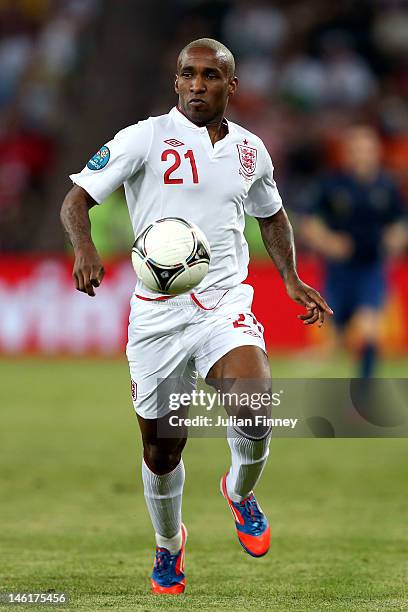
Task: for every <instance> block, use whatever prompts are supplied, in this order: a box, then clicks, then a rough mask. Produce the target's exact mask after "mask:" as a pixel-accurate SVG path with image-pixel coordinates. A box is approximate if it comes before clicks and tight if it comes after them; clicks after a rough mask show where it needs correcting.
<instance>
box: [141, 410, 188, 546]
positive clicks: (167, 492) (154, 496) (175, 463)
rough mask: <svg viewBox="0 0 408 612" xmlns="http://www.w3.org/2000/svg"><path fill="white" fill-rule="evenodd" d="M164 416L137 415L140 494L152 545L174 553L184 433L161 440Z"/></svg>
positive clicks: (178, 538) (179, 535)
mask: <svg viewBox="0 0 408 612" xmlns="http://www.w3.org/2000/svg"><path fill="white" fill-rule="evenodd" d="M168 417H169V415H167V416H164V417H162V418H161V419H144V418H143V417H141V416H140V415H138V417H137V418H138V422H139V427H140V431H141V434H142V440H143V463H142V477H143V485H144V495H145V499H146V505H147V508H148V511H149V515H150V518H151V521H152V524H153V528H154V530H155V534H156V544H157V546H160V547H162V548H167V549H168V550H169V551H170V552H171V553H172V554H175V553H176V552H177V551H179V550H180V548H181V542H182V533H181V502H182V495H183V486H184V479H185V472H184V464H183V460H182V456H181V453H182V451H183V448H184V446H185V444H186V441H187V432H185V434H184V436H183V435H182V433H181V432H180V434H179V435H180V437H174V438H162V437H160V433H159V432H160V431H163V429H164V428H165V427H167V422H168Z"/></svg>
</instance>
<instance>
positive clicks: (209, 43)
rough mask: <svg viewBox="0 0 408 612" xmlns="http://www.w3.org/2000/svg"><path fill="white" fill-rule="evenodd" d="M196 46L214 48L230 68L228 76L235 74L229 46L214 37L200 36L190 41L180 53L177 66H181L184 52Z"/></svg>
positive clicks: (233, 60)
mask: <svg viewBox="0 0 408 612" xmlns="http://www.w3.org/2000/svg"><path fill="white" fill-rule="evenodd" d="M195 47H204V48H206V49H212V50H213V51H215V53H216V54H217V55H218V56H222V59H223V60H224V62H225V64H226V66H227V69H228V76H229V77H230V78H232V77H233V76H234V75H235V59H234V56H233V55H232V53H231V51H230V50H229V49H228V47H226V46H225V45H223V44H222V43H221V42H219V41H218V40H215V39H214V38H198V39H197V40H193V41H192V42H190V43H188V45H186V46H185V47H184V48H183V49H182V50H181V51H180V53H179V56H178V59H177V68H179V67H180V63H181V60H182V57H183V55H184V53H185V52H186V51H188V50H189V49H193V48H195Z"/></svg>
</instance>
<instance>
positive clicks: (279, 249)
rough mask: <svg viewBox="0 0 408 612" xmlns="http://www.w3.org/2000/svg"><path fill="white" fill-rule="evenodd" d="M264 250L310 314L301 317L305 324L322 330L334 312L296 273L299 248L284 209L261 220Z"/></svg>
mask: <svg viewBox="0 0 408 612" xmlns="http://www.w3.org/2000/svg"><path fill="white" fill-rule="evenodd" d="M257 220H258V223H259V226H260V230H261V235H262V239H263V242H264V245H265V248H266V250H267V252H268V254H269V255H270V257H271V259H272V261H273V262H274V264H275V266H276V268H277V269H278V271H279V274H280V275H281V277H282V280H283V282H284V283H285V286H286V290H287V292H288V295H289V297H290V298H292V300H294V301H295V302H297V303H298V304H301V305H302V306H304V307H305V308H306V310H307V314H304V315H298V318H299V319H301V320H302V321H303V322H304V324H305V325H311V324H313V323H316V322H318V326H319V327H321V326H322V325H323V323H324V317H325V314H326V313H327V314H329V315H332V314H333V311H332V309H331V308H330V306H329V305H328V304H327V303H326V301H325V300H324V298H323V297H322V296H321V295H320V293H319V292H318V291H316V289H313V287H310V286H309V285H307V284H306V283H304V282H303V281H302V280H301V279H300V278H299V276H298V273H297V270H296V249H295V241H294V237H293V229H292V226H291V223H290V221H289V219H288V216H287V214H286V211H285V209H284V208H283V206H282V207H281V208H280V209H279V210H278V212H276V213H275V214H274V215H272V216H270V217H262V218H259V217H258V219H257Z"/></svg>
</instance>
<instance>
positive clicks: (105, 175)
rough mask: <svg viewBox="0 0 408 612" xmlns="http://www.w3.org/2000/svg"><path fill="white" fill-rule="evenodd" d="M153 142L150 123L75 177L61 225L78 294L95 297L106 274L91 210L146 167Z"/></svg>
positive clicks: (130, 131)
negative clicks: (93, 234)
mask: <svg viewBox="0 0 408 612" xmlns="http://www.w3.org/2000/svg"><path fill="white" fill-rule="evenodd" d="M152 138H153V128H152V123H151V121H150V120H145V121H139V123H137V124H135V125H132V126H129V127H127V128H125V129H123V130H121V131H120V132H118V133H117V134H116V136H115V138H113V139H112V140H110V141H109V142H107V143H106V144H105V145H103V147H101V148H100V149H99V151H98V152H97V153H95V155H93V157H91V159H90V160H89V162H88V163H87V164H86V166H85V168H84V169H83V170H82V171H81V172H79V173H77V174H71V175H70V178H71V180H72V182H73V183H74V186H73V187H72V189H71V190H70V191H69V192H68V194H67V196H66V198H65V200H64V203H63V205H62V209H61V221H62V224H63V226H64V228H65V230H66V232H67V234H68V236H69V239H70V241H71V244H72V246H73V248H74V252H75V264H74V269H73V274H72V276H73V278H74V282H75V286H76V288H77V289H78V291H82V292H84V293H87V294H88V295H90V296H94V295H95V290H94V288H95V287H99V285H100V283H101V282H102V279H103V275H104V270H103V266H102V262H101V260H100V257H99V255H98V252H97V250H96V248H95V245H94V243H93V241H92V237H91V222H90V219H89V209H90V208H92V206H94V205H95V204H98V205H99V204H102V202H103V201H104V200H105V199H106V198H107V197H108V196H109V195H110V194H111V193H112V192H113V191H115V190H116V189H117V188H118V187H120V185H123V183H124V182H125V181H127V180H128V179H129V178H130V177H131V176H133V175H134V174H135V173H136V172H138V171H139V170H140V168H141V167H142V166H143V164H144V163H145V160H146V157H147V155H148V152H149V150H150V146H151V142H152Z"/></svg>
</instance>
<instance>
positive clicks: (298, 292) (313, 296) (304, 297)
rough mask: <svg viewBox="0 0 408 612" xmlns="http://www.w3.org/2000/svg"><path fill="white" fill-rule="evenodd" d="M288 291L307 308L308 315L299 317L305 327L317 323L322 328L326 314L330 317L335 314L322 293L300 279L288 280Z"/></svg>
mask: <svg viewBox="0 0 408 612" xmlns="http://www.w3.org/2000/svg"><path fill="white" fill-rule="evenodd" d="M286 290H287V292H288V295H289V297H290V298H292V300H294V301H295V302H297V303H298V304H301V305H302V306H304V307H305V308H306V310H307V314H304V315H298V319H300V320H301V321H303V323H304V325H313V323H316V322H317V324H318V326H319V327H321V326H322V325H323V323H324V318H325V315H326V313H327V314H328V315H332V314H333V311H332V309H331V308H330V306H329V305H328V304H327V302H326V301H325V300H324V298H322V296H321V295H320V293H319V292H318V291H316V289H313V287H309V285H306V283H304V282H303V281H301V280H300V278H292V279H290V280H288V281H287V283H286Z"/></svg>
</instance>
